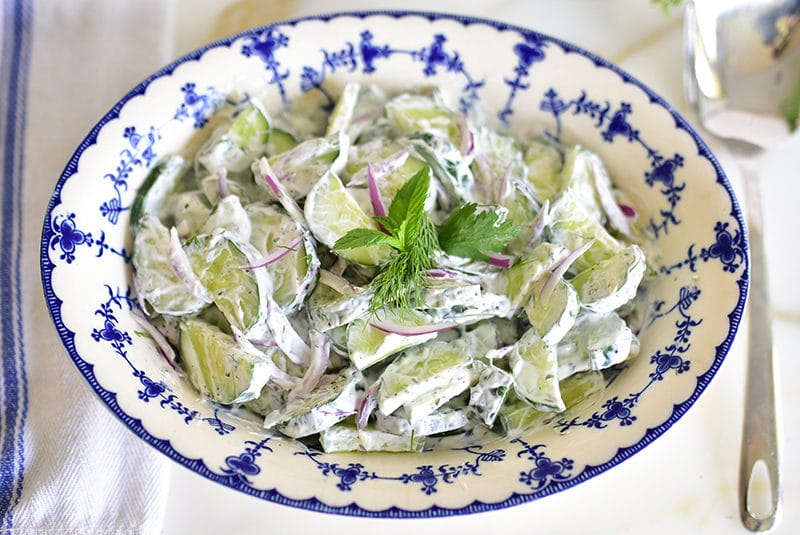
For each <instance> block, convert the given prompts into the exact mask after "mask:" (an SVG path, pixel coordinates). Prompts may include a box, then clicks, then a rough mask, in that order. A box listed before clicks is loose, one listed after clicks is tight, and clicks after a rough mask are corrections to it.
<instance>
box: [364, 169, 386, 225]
mask: <svg viewBox="0 0 800 535" xmlns="http://www.w3.org/2000/svg"><path fill="white" fill-rule="evenodd" d="M367 185H368V186H369V200H370V202H371V203H372V211H373V213H374V214H375V215H376V216H378V217H384V216H385V215H386V214H387V212H386V207H385V206H384V205H383V200H381V192H380V190H378V181H377V180H376V179H375V174H374V173H373V172H372V166H371V165H370V164H367ZM381 227H383V225H381ZM381 230H382V231H383V232H386V229H384V228H382V229H381Z"/></svg>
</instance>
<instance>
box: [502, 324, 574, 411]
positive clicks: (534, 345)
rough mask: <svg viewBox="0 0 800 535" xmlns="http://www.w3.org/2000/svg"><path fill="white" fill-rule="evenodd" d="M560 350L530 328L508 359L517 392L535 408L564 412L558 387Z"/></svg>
mask: <svg viewBox="0 0 800 535" xmlns="http://www.w3.org/2000/svg"><path fill="white" fill-rule="evenodd" d="M556 356H557V355H556V349H555V348H554V347H551V346H549V345H547V344H546V343H545V342H544V341H543V340H542V339H541V338H539V336H538V335H537V334H536V332H535V331H534V330H533V329H528V330H527V331H525V334H523V335H522V337H521V338H520V339H519V341H518V342H517V343H516V345H515V346H514V349H512V350H511V353H509V355H508V360H509V363H510V365H511V373H512V375H513V376H514V391H515V392H516V393H517V395H518V396H519V397H520V398H522V399H524V400H526V401H527V402H528V403H530V404H531V406H533V407H534V408H535V409H537V410H541V411H545V412H562V411H563V410H564V409H565V408H566V407H565V405H564V400H563V399H561V392H560V390H559V386H558V362H557V359H556Z"/></svg>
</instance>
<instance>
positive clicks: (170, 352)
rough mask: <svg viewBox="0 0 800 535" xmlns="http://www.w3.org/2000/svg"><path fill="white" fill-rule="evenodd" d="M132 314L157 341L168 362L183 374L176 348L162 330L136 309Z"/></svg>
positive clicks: (160, 351)
mask: <svg viewBox="0 0 800 535" xmlns="http://www.w3.org/2000/svg"><path fill="white" fill-rule="evenodd" d="M131 314H132V315H133V319H134V320H136V323H137V324H139V326H140V327H141V328H142V329H144V330H145V332H147V334H149V335H150V337H151V338H152V339H153V342H155V343H156V347H158V352H159V353H161V356H162V357H164V360H166V361H167V364H169V365H170V367H171V368H172V369H173V370H175V371H176V372H178V373H180V374H181V375H183V370H182V369H181V368H180V367H179V366H178V364H177V362H175V356H176V355H175V349H174V348H173V347H172V345H171V344H170V343H169V342H168V341H167V339H166V338H165V337H164V335H163V334H162V332H161V331H159V330H158V329H156V327H155V325H153V324H152V323H150V322H149V321H148V320H147V318H145V317H144V316H142V315H141V314H140V313H139V312H136V311H135V310H134V311H132V312H131Z"/></svg>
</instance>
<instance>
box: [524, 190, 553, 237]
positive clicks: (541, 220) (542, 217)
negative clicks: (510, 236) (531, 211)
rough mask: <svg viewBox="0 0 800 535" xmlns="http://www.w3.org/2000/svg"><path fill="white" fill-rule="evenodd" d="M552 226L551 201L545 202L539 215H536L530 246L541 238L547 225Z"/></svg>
mask: <svg viewBox="0 0 800 535" xmlns="http://www.w3.org/2000/svg"><path fill="white" fill-rule="evenodd" d="M549 224H550V201H549V200H547V201H544V204H543V205H542V207H541V209H540V210H539V213H538V214H536V217H535V218H534V219H533V229H532V230H533V232H532V233H531V239H530V240H528V246H531V245H533V243H534V242H535V241H536V240H538V239H539V238H541V236H542V233H543V232H544V229H545V228H546V227H547V225H549Z"/></svg>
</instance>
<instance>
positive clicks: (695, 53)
mask: <svg viewBox="0 0 800 535" xmlns="http://www.w3.org/2000/svg"><path fill="white" fill-rule="evenodd" d="M685 17H686V18H685V25H684V29H685V34H684V43H685V52H686V56H685V60H686V64H685V69H684V88H685V92H686V96H687V100H688V101H689V103H690V104H691V105H692V106H693V107H694V109H695V110H696V111H697V114H698V117H699V119H700V122H701V123H702V125H703V126H704V127H705V128H706V129H707V130H708V131H709V132H710V133H711V134H713V135H715V136H716V137H717V138H718V139H720V140H721V141H723V142H724V143H725V144H726V145H727V146H728V148H729V149H730V150H731V152H732V153H733V154H734V155H735V156H736V157H737V160H738V161H739V163H740V165H741V172H742V178H743V180H744V186H745V196H746V199H747V208H748V210H747V212H748V223H747V226H748V235H749V243H750V287H749V297H748V304H747V306H748V307H749V309H748V317H749V325H748V327H749V329H748V331H749V343H748V348H747V352H748V353H747V372H746V386H745V411H744V426H743V430H742V446H741V447H742V450H741V459H740V467H739V513H740V516H741V519H742V523H743V524H744V525H745V527H747V528H748V529H749V530H751V531H768V530H770V529H772V528H774V527H776V526H777V525H778V523H779V522H780V516H781V513H782V493H783V478H782V474H781V464H782V453H781V449H782V443H781V442H782V438H781V419H780V405H779V402H778V396H777V394H776V362H775V358H774V355H773V351H772V327H771V319H770V304H769V288H768V285H767V274H766V271H767V269H766V263H765V259H764V244H763V236H762V216H761V194H760V188H759V176H758V170H759V160H760V158H761V156H762V155H763V153H764V151H765V149H767V148H769V147H770V146H772V145H773V144H775V143H777V142H778V141H780V140H781V139H783V138H784V137H786V136H787V135H788V134H789V128H788V123H787V121H786V120H785V119H784V118H783V117H782V116H781V114H780V113H779V109H780V106H781V104H782V103H783V102H785V101H786V99H787V97H788V96H789V95H790V94H791V93H792V91H793V90H794V91H796V90H797V88H798V84H800V31H795V27H796V25H797V23H798V22H799V21H800V0H694V1H693V2H690V3H689V4H688V5H687V8H686V13H685ZM758 463H764V465H765V467H766V473H767V476H768V478H769V498H770V500H769V501H770V503H769V509H767V510H765V511H759V510H757V507H756V506H755V503H754V500H753V495H752V494H751V489H752V480H753V478H754V476H755V474H756V471H755V470H754V469H755V468H756V466H757V464H758Z"/></svg>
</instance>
